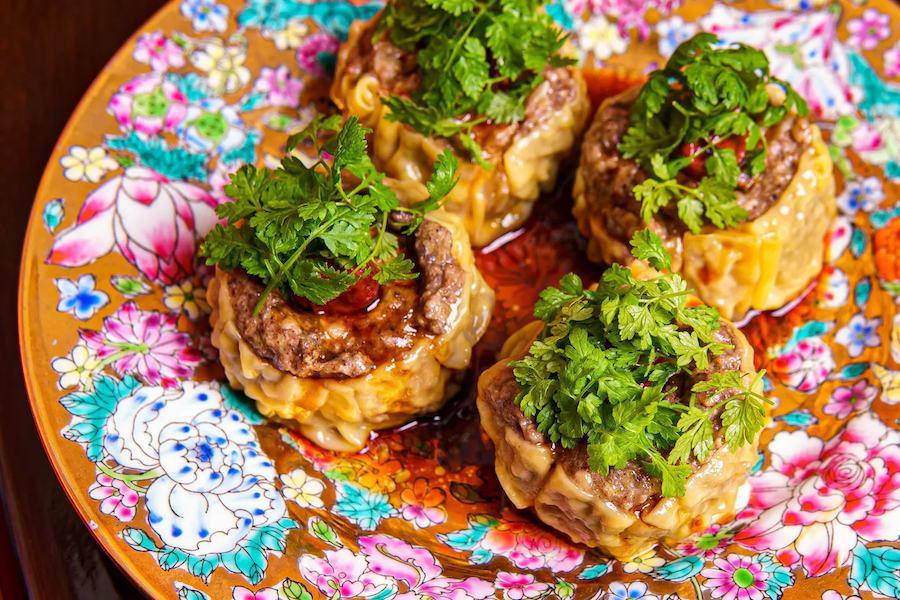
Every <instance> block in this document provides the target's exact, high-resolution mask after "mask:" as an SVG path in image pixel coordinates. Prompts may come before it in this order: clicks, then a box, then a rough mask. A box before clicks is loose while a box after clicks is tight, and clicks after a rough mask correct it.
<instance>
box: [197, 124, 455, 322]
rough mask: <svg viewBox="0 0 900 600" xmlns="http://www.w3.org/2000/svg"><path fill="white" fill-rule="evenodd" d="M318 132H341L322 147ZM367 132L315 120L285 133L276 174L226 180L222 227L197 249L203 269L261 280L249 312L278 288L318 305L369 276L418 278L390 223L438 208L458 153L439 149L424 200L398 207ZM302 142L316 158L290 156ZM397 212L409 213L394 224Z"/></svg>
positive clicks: (248, 173) (404, 228) (252, 172)
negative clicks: (262, 285) (375, 162)
mask: <svg viewBox="0 0 900 600" xmlns="http://www.w3.org/2000/svg"><path fill="white" fill-rule="evenodd" d="M323 131H332V132H337V134H336V135H333V136H332V137H331V138H330V139H328V140H327V141H325V142H324V143H320V142H319V134H320V133H321V132H323ZM368 133H370V130H368V129H365V128H363V127H362V126H361V125H360V124H359V123H358V122H357V119H356V118H355V117H350V118H349V119H348V120H347V122H346V124H344V126H343V128H342V127H341V119H340V117H339V116H331V117H327V118H322V117H321V116H319V117H316V119H315V120H313V122H312V123H310V124H309V126H307V128H306V129H304V130H303V131H302V132H300V133H298V134H295V135H292V136H291V137H290V138H288V142H287V152H288V156H286V157H285V158H284V160H283V161H282V162H281V167H280V168H279V169H278V170H276V171H275V172H271V171H269V170H268V169H259V170H257V169H256V168H255V167H253V166H252V165H245V166H243V167H241V168H240V169H239V170H238V171H237V173H235V174H234V175H232V176H231V184H230V185H228V186H226V188H225V193H226V194H227V195H228V196H229V198H230V199H231V201H230V202H226V203H223V204H220V205H219V206H218V207H216V214H217V215H218V216H219V217H220V218H222V219H226V220H227V223H228V226H227V227H223V226H222V225H221V224H219V225H216V227H215V229H213V230H212V231H210V232H209V235H207V237H206V241H204V243H203V246H202V247H201V250H200V251H201V253H202V254H203V255H204V256H206V257H207V260H206V263H207V264H209V265H219V266H220V267H221V268H222V269H223V270H225V271H228V272H231V271H232V270H233V269H236V268H242V269H244V270H246V271H247V273H249V274H250V275H254V276H256V277H259V278H260V279H262V280H263V282H264V283H265V284H266V289H265V292H264V293H263V294H262V296H261V297H260V300H259V303H258V304H257V305H256V308H255V310H254V313H253V314H254V316H255V315H256V314H258V313H259V310H260V309H261V308H262V306H263V305H264V304H265V299H266V297H267V296H268V295H269V293H270V292H271V291H272V290H274V289H278V290H280V291H281V293H282V295H283V296H284V297H285V298H287V297H290V295H291V294H294V295H297V296H301V297H303V298H306V299H307V300H309V301H310V302H312V303H313V304H318V305H323V304H326V303H327V302H329V301H330V300H333V299H334V298H336V297H338V296H339V295H340V294H341V293H342V292H344V291H345V290H346V289H347V288H349V287H350V286H351V285H353V284H355V283H356V282H357V281H359V280H360V279H362V278H363V277H366V276H369V275H370V274H371V275H372V277H373V278H374V279H375V281H377V282H378V283H379V284H386V283H390V282H392V281H398V280H408V279H415V278H416V277H417V273H413V272H412V270H413V267H414V265H413V262H412V261H411V260H409V259H408V258H406V257H405V256H403V255H402V254H398V238H397V235H396V234H395V233H393V232H392V231H391V229H392V227H393V228H395V229H399V231H400V232H401V233H403V234H410V233H412V232H413V231H415V229H416V228H417V227H418V226H419V224H420V223H421V222H422V219H423V217H424V215H425V213H427V212H428V211H431V210H434V209H436V208H438V207H440V206H441V204H442V203H443V202H444V199H445V198H446V196H447V194H448V193H450V190H452V189H453V186H454V185H456V182H457V178H456V168H457V161H456V158H455V157H454V156H453V155H452V154H451V153H450V151H449V150H447V151H445V152H444V153H443V154H442V155H441V156H440V157H439V158H438V162H437V163H436V164H435V166H434V173H433V174H432V176H431V180H430V181H429V182H428V183H427V184H426V188H427V189H428V194H429V195H428V198H427V199H425V200H424V201H423V202H421V203H419V204H417V205H415V206H412V207H401V206H400V202H399V200H398V199H397V196H396V195H395V194H394V192H392V191H391V190H390V188H388V187H387V185H385V184H384V181H383V179H384V175H383V174H381V173H379V172H378V171H376V170H375V167H374V166H373V165H372V161H371V159H370V158H369V156H368V154H366V139H365V136H366V134H368ZM307 140H308V141H309V142H310V143H311V144H312V145H313V146H314V147H315V149H316V153H317V155H318V159H317V160H316V161H315V162H314V163H313V164H312V165H310V166H307V165H305V164H304V163H303V161H302V160H300V159H299V158H297V157H295V156H291V155H290V153H291V152H292V151H293V150H294V148H296V147H297V146H298V145H300V144H301V143H304V142H306V141H307ZM326 154H329V155H331V156H332V157H333V158H332V159H331V161H330V164H329V162H328V161H326ZM397 212H403V213H407V214H409V215H412V219H411V220H410V222H409V223H402V224H400V223H394V222H393V221H392V213H397Z"/></svg>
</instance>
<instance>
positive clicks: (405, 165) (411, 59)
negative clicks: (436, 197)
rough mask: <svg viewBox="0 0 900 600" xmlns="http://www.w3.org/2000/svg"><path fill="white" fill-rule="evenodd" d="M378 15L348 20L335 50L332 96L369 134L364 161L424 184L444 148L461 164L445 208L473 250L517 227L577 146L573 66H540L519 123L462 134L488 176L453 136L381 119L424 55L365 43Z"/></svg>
mask: <svg viewBox="0 0 900 600" xmlns="http://www.w3.org/2000/svg"><path fill="white" fill-rule="evenodd" d="M380 18H382V15H378V16H376V17H375V18H374V19H372V20H371V21H368V22H362V21H357V22H355V23H354V24H353V26H352V27H351V28H350V35H349V38H348V40H347V41H346V42H345V43H344V44H343V46H342V47H341V50H340V53H339V54H338V63H337V71H336V73H335V78H334V84H333V86H332V88H331V98H332V100H333V101H334V102H335V104H337V106H338V107H339V108H341V109H342V110H343V111H344V114H346V115H354V116H356V117H358V118H359V120H360V122H362V123H363V124H364V125H365V126H367V127H370V128H371V129H372V130H373V132H374V133H373V137H372V143H371V145H370V147H371V151H372V159H373V161H374V162H375V165H376V166H377V167H378V168H379V169H380V170H382V171H384V173H385V174H386V175H387V176H388V177H393V178H396V179H399V180H401V181H425V180H426V179H427V178H428V177H429V176H430V174H431V165H432V164H433V163H434V161H435V159H436V157H437V155H438V154H440V153H441V152H442V151H443V150H444V149H445V148H452V149H453V150H454V153H455V154H456V155H457V156H458V157H459V159H460V163H461V164H460V183H459V185H457V186H456V188H455V189H454V190H453V193H452V194H451V195H450V199H449V201H448V203H447V205H446V209H447V210H448V211H450V212H453V213H455V214H458V215H460V216H461V217H462V218H463V221H464V223H465V226H466V229H467V230H468V232H469V235H470V237H471V239H472V243H473V244H474V245H475V246H479V247H480V246H485V245H487V244H489V243H490V242H492V241H493V240H495V239H497V238H498V237H500V236H501V235H502V234H504V233H506V232H509V231H512V230H514V229H516V228H518V227H519V226H520V225H522V223H524V221H525V220H526V219H527V218H528V216H529V215H530V214H531V211H532V209H533V208H534V204H535V202H536V201H537V199H538V197H539V195H540V194H541V192H542V191H547V190H550V189H552V188H553V186H554V185H555V183H556V179H557V174H558V171H559V165H560V162H561V161H562V160H563V158H564V157H566V156H567V155H568V154H569V153H570V151H571V150H572V149H573V148H574V147H575V146H576V145H577V142H578V140H579V139H580V135H581V133H582V131H583V129H584V126H585V124H586V122H587V119H588V117H589V111H590V103H589V101H588V96H587V88H586V85H585V82H584V80H583V78H582V76H581V72H580V70H579V69H578V68H577V67H575V66H560V67H554V66H547V67H546V68H544V69H543V72H542V75H543V81H542V82H541V83H540V84H538V85H537V87H536V88H535V89H534V90H533V91H531V92H530V93H529V94H528V95H527V97H526V98H525V99H524V102H523V109H522V110H523V114H522V115H521V118H519V119H517V120H515V121H514V122H510V123H489V122H484V123H481V124H478V125H475V126H474V127H472V129H471V132H470V133H468V134H465V135H466V136H467V137H468V139H469V140H474V141H475V142H476V143H477V144H478V145H480V151H476V152H477V153H478V157H479V159H480V160H481V162H482V163H484V164H485V165H487V166H489V167H490V169H489V170H488V169H486V168H485V167H484V166H482V165H480V164H479V162H477V161H473V160H472V158H471V153H470V150H469V149H467V148H463V147H462V146H461V141H460V140H459V139H455V138H450V137H442V136H440V135H437V134H433V135H423V134H422V133H421V132H420V131H417V130H416V129H414V128H413V127H411V126H410V125H409V124H407V123H403V122H397V121H396V120H390V118H389V115H390V113H391V109H390V108H389V107H387V106H386V105H385V104H383V102H382V100H383V99H386V98H389V97H391V96H392V95H395V96H398V97H401V98H407V97H410V96H413V95H414V94H415V92H416V91H417V89H418V87H419V86H420V82H421V79H422V77H421V69H420V66H419V65H418V63H417V60H416V59H417V56H423V54H424V53H417V52H416V51H412V50H401V49H400V48H398V47H397V46H396V45H394V44H393V43H392V42H391V40H390V39H389V36H387V35H382V36H381V37H380V38H379V39H378V40H377V41H373V36H374V35H375V31H376V27H377V24H378V20H379V19H380ZM473 111H475V113H477V110H476V109H473ZM471 118H478V115H477V114H474V113H473V115H472V117H471ZM482 120H483V119H482ZM462 141H466V140H462Z"/></svg>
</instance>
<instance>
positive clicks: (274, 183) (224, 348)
mask: <svg viewBox="0 0 900 600" xmlns="http://www.w3.org/2000/svg"><path fill="white" fill-rule="evenodd" d="M366 133H367V131H366V130H365V129H363V128H362V127H361V126H360V125H359V123H358V122H356V120H355V119H353V118H351V119H349V120H348V121H347V123H346V124H345V125H343V126H341V124H340V118H339V117H337V116H335V117H329V118H327V119H322V118H317V120H316V121H314V122H313V124H311V125H310V127H309V128H308V129H307V130H306V131H304V132H303V133H301V134H299V136H292V138H291V139H290V140H289V142H288V150H289V151H290V150H292V149H293V148H294V147H295V146H297V145H299V144H303V143H305V144H306V145H307V146H312V145H314V146H315V150H316V152H317V154H318V160H317V161H316V160H301V159H300V158H297V157H294V156H288V157H287V158H285V159H284V161H283V162H282V166H281V167H280V168H279V169H278V170H277V171H275V172H274V173H272V172H269V171H267V170H260V171H257V170H256V169H255V168H253V167H252V166H245V167H242V168H241V169H240V170H239V171H238V172H237V173H235V174H234V175H233V176H232V184H231V185H229V186H228V187H227V188H226V192H227V193H228V195H229V196H230V197H231V201H230V202H227V203H225V204H222V205H220V206H219V207H218V208H217V214H219V216H220V217H222V218H226V219H227V224H226V225H224V226H223V225H222V224H220V225H217V226H216V227H215V229H213V231H211V232H210V234H209V235H208V236H207V238H206V240H205V242H204V244H203V246H202V248H201V251H202V252H203V254H205V255H206V256H207V262H208V263H209V264H215V265H216V267H217V268H216V276H215V278H214V279H213V281H212V283H211V284H210V286H209V292H208V294H207V295H208V299H209V303H210V305H211V307H212V311H213V312H212V317H211V319H210V322H211V324H212V327H213V331H212V343H213V345H214V346H215V347H216V348H218V349H219V357H220V360H221V362H222V365H223V367H224V369H225V374H226V376H227V377H228V380H229V382H230V383H231V385H232V386H233V387H235V388H237V389H240V390H244V392H245V393H246V394H247V395H248V396H249V397H250V398H252V399H254V400H255V401H256V403H257V407H258V408H259V410H260V411H261V412H262V413H263V414H264V415H266V416H268V417H271V418H273V419H277V420H279V421H283V422H285V423H286V424H288V425H289V426H291V427H295V428H297V429H298V430H299V431H300V432H301V433H302V434H303V435H305V436H306V437H308V438H310V439H311V440H313V441H315V442H316V443H318V444H319V445H320V446H322V447H324V448H327V449H330V450H338V451H351V450H359V449H361V448H362V447H364V446H365V445H366V443H367V442H368V440H369V434H370V432H371V431H373V430H376V429H384V428H388V427H394V426H396V425H400V424H402V423H405V422H407V421H409V420H411V419H413V418H415V417H417V416H420V415H423V414H426V413H429V412H433V411H436V410H438V409H439V408H440V407H441V406H443V404H444V403H445V402H446V401H447V400H448V399H449V398H450V397H452V396H453V395H454V394H456V392H457V391H458V390H459V385H460V381H461V379H462V376H463V374H464V371H465V369H466V368H467V367H468V365H469V361H470V359H471V354H472V346H473V345H474V344H475V343H476V342H477V341H478V340H479V339H480V338H481V336H482V335H484V333H485V331H486V329H487V326H488V322H489V321H490V317H491V313H492V311H493V307H494V293H493V291H492V290H491V289H490V288H489V287H488V286H487V284H486V283H485V281H484V279H483V278H482V276H481V274H480V273H479V272H478V269H477V268H476V266H475V260H474V255H473V252H472V247H471V244H470V242H469V235H468V233H467V232H466V230H465V227H463V223H462V220H461V219H460V218H459V217H458V216H457V215H454V214H452V213H448V212H446V211H444V210H442V209H440V208H439V207H440V204H441V203H442V202H443V201H444V198H445V197H446V194H447V192H448V191H449V190H450V189H451V188H452V187H453V185H454V182H455V180H456V175H455V173H456V164H455V159H453V157H452V156H451V155H450V154H449V153H446V154H444V155H442V156H441V157H440V158H439V161H438V163H437V165H436V166H435V175H434V177H432V178H431V180H429V184H428V188H427V189H426V186H424V185H422V184H421V183H414V182H396V181H389V180H384V181H382V180H383V176H382V175H381V174H380V173H378V172H377V171H376V170H375V169H374V167H373V166H372V163H371V160H370V159H369V158H368V156H367V154H366V147H365V135H366ZM323 137H324V138H326V139H325V140H324V141H320V139H321V138H323ZM310 165H311V166H310Z"/></svg>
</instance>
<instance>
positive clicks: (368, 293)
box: [294, 275, 381, 315]
mask: <svg viewBox="0 0 900 600" xmlns="http://www.w3.org/2000/svg"><path fill="white" fill-rule="evenodd" d="M380 289H381V285H379V283H378V282H377V281H375V280H374V279H373V278H372V276H371V275H367V276H366V277H363V278H362V279H360V280H359V281H357V282H356V283H354V284H353V285H351V286H350V287H348V288H347V289H346V290H344V292H343V293H342V294H341V295H340V296H338V297H337V298H335V299H334V300H332V301H331V302H329V303H327V304H325V305H324V306H323V305H319V304H313V303H312V302H310V301H309V300H307V299H306V298H301V297H299V296H294V301H295V302H297V304H299V305H300V306H302V307H304V308H308V309H311V310H315V311H319V312H323V313H325V314H329V315H349V314H352V313H355V312H358V311H361V310H365V309H366V307H368V306H369V305H370V304H372V303H373V302H375V300H377V299H378V293H379V291H380Z"/></svg>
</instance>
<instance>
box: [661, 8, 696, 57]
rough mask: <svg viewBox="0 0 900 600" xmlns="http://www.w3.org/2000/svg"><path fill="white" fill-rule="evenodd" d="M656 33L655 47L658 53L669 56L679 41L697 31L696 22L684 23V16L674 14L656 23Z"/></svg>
mask: <svg viewBox="0 0 900 600" xmlns="http://www.w3.org/2000/svg"><path fill="white" fill-rule="evenodd" d="M656 33H657V35H658V36H659V42H658V46H657V47H658V49H659V53H660V55H662V56H665V57H669V56H671V55H672V53H673V52H675V48H677V47H678V45H679V44H681V42H683V41H685V40H687V39H689V38H691V37H692V36H693V35H694V34H695V33H697V24H696V23H685V22H684V17H682V16H679V15H675V16H674V17H672V18H671V19H666V20H664V21H660V22H659V23H657V24H656Z"/></svg>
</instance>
